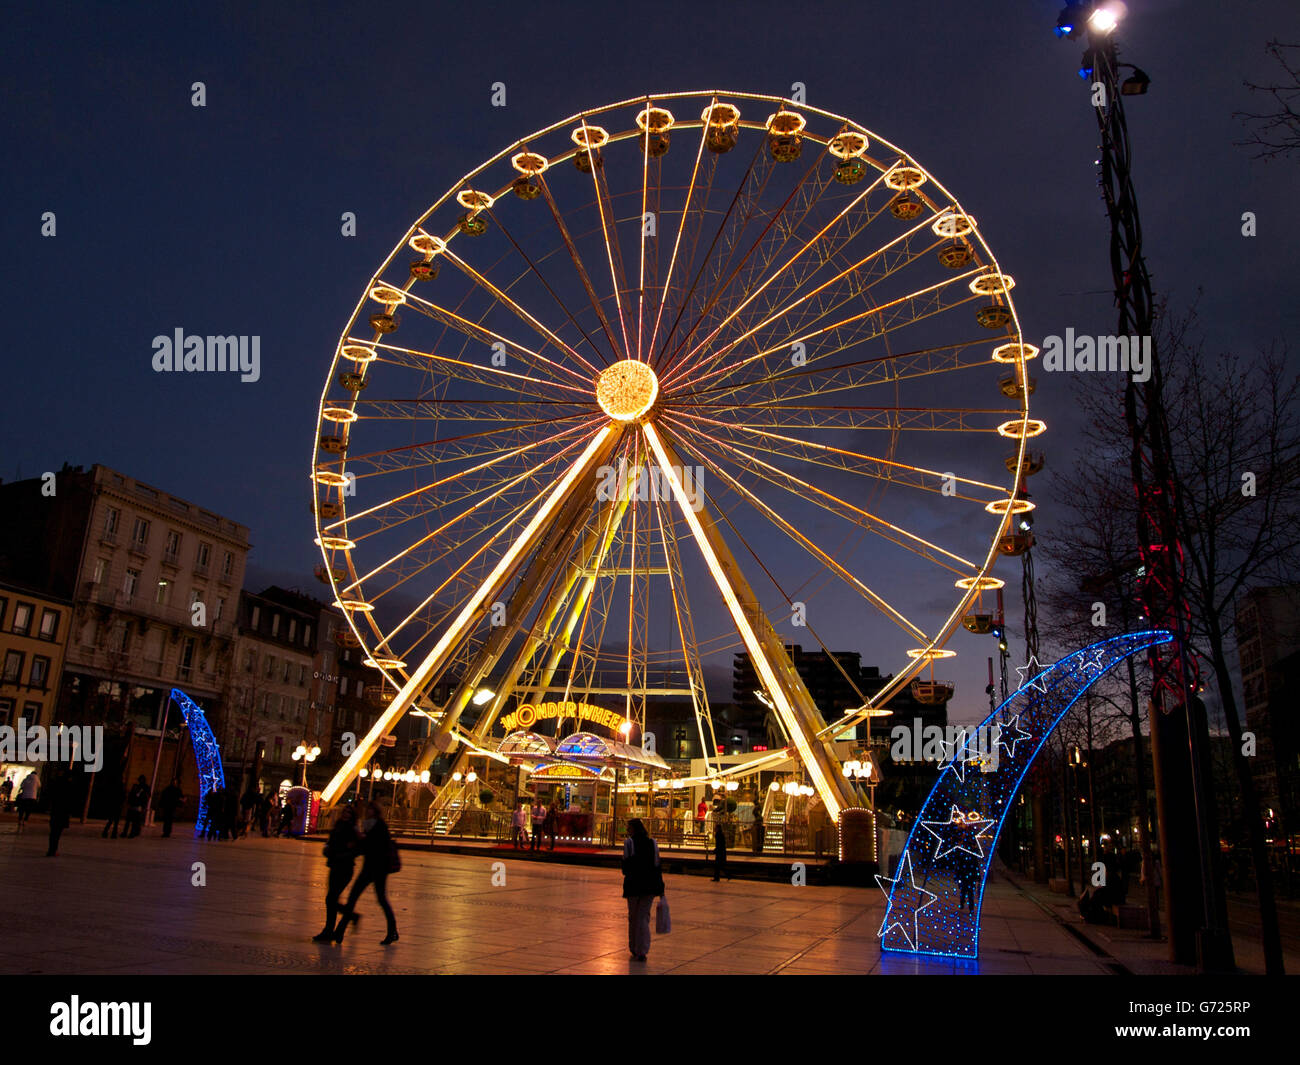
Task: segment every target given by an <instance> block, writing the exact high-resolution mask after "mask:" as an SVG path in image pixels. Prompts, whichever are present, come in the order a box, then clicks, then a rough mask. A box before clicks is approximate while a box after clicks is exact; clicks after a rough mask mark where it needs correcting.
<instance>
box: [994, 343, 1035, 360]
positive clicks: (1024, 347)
mask: <svg viewBox="0 0 1300 1065" xmlns="http://www.w3.org/2000/svg"><path fill="white" fill-rule="evenodd" d="M1037 356H1038V349H1037V348H1036V347H1034V345H1033V344H1001V345H999V346H998V347H996V348H994V349H993V361H994V362H1019V361H1020V360H1021V359H1033V358H1036V357H1037Z"/></svg>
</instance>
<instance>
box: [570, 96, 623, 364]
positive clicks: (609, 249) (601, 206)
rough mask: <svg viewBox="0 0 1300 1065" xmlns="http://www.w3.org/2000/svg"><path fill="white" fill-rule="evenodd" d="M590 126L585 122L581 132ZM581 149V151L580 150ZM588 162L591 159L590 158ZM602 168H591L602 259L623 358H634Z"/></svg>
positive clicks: (620, 260)
mask: <svg viewBox="0 0 1300 1065" xmlns="http://www.w3.org/2000/svg"><path fill="white" fill-rule="evenodd" d="M588 128H589V127H588V126H587V124H586V122H585V121H584V122H583V124H582V129H583V130H584V131H585V130H587V129H588ZM581 150H582V149H581V148H580V149H579V151H581ZM589 156H590V153H589ZM589 161H590V158H589ZM604 175H605V168H604V167H603V166H592V167H591V182H592V186H593V188H594V190H595V196H596V210H597V213H598V214H599V216H600V229H601V235H602V237H603V238H604V243H605V259H606V261H607V262H608V264H609V281H610V286H611V287H612V288H613V290H614V307H615V309H616V310H617V311H618V325H619V329H620V331H621V332H622V335H623V347H622V352H623V357H624V358H625V359H630V358H632V357H633V348H632V344H631V341H630V340H629V339H628V333H627V313H626V311H625V310H624V307H623V292H624V290H625V289H626V288H627V278H626V276H625V275H624V271H623V253H622V249H621V247H620V246H619V242H618V226H617V225H616V222H615V219H614V210H613V205H612V204H611V203H610V199H609V184H608V182H607V181H606V180H605V176H604Z"/></svg>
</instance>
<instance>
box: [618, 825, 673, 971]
mask: <svg viewBox="0 0 1300 1065" xmlns="http://www.w3.org/2000/svg"><path fill="white" fill-rule="evenodd" d="M663 893H664V875H663V871H662V869H661V868H660V866H659V845H658V844H657V843H655V841H654V840H652V839H651V838H650V833H648V832H647V831H646V830H645V825H644V824H642V823H641V819H640V818H639V817H634V818H632V820H630V821H629V822H628V823H627V839H625V840H624V841H623V898H625V899H627V949H628V950H629V951H631V952H632V957H633V958H634V959H635V960H636V961H645V959H646V955H647V954H649V953H650V909H651V907H652V906H653V905H654V900H655V899H656V898H657V897H659V898H662V897H663Z"/></svg>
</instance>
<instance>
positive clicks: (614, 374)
mask: <svg viewBox="0 0 1300 1065" xmlns="http://www.w3.org/2000/svg"><path fill="white" fill-rule="evenodd" d="M658 398H659V379H658V378H657V377H655V372H654V370H652V369H650V367H649V365H647V364H646V363H644V362H638V361H637V360H636V359H623V360H622V361H621V362H616V363H614V365H612V366H609V367H606V368H605V370H604V371H603V372H602V373H601V375H600V378H599V379H598V380H597V381H596V402H598V403H599V404H600V409H601V410H603V411H604V412H605V413H606V414H608V415H609V416H610V417H611V418H613V419H614V420H615V421H616V422H634V421H636V420H637V419H638V418H640V417H642V416H644V415H645V414H646V413H647V412H648V411H649V410H650V408H651V407H653V406H654V403H655V400H656V399H658Z"/></svg>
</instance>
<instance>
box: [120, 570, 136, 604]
mask: <svg viewBox="0 0 1300 1065" xmlns="http://www.w3.org/2000/svg"><path fill="white" fill-rule="evenodd" d="M139 585H140V571H139V570H138V569H129V570H127V571H126V577H125V578H124V579H123V581H122V594H123V595H124V596H126V601H127V602H128V603H129V602H130V601H131V600H132V599H134V598H135V590H136V588H138V587H139Z"/></svg>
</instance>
